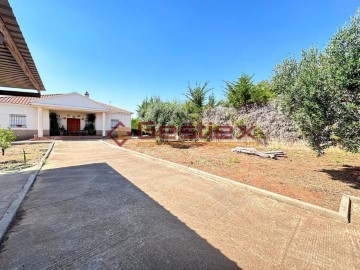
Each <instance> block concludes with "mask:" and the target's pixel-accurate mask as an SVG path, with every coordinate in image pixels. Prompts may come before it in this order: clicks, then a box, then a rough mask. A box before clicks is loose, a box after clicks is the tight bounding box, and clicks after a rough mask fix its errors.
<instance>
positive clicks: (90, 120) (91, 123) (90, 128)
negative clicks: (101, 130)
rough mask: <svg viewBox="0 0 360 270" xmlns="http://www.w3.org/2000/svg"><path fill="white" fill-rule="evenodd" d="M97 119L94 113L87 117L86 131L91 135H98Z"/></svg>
mask: <svg viewBox="0 0 360 270" xmlns="http://www.w3.org/2000/svg"><path fill="white" fill-rule="evenodd" d="M95 119H96V115H95V114H94V113H88V114H87V115H86V120H85V121H86V124H85V127H84V130H87V132H88V134H89V135H96V129H95Z"/></svg>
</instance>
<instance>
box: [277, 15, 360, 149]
mask: <svg viewBox="0 0 360 270" xmlns="http://www.w3.org/2000/svg"><path fill="white" fill-rule="evenodd" d="M272 88H273V90H274V91H275V92H276V93H277V94H278V96H279V100H280V104H281V105H282V108H283V110H284V112H285V113H286V114H287V115H288V116H289V117H291V118H292V119H293V120H294V121H295V122H296V123H297V125H298V126H299V128H300V130H301V131H302V133H303V134H304V136H305V139H306V140H307V141H308V143H309V145H310V147H311V148H313V149H314V150H316V151H317V153H318V154H319V155H320V154H323V153H324V150H325V149H326V148H327V147H329V146H332V145H340V146H341V147H343V148H345V149H346V150H348V151H351V152H358V150H359V146H360V20H359V12H358V13H357V14H356V15H355V16H354V17H353V18H352V19H351V21H350V24H349V25H345V26H344V27H343V28H341V29H340V30H339V31H338V32H337V33H336V34H335V35H334V36H333V37H332V38H331V40H330V41H329V43H328V45H327V46H326V48H325V49H324V50H323V51H319V50H318V49H316V48H310V49H309V50H307V51H303V52H302V55H301V58H300V59H296V58H295V57H287V58H286V59H285V60H284V61H283V62H282V63H280V64H279V65H277V66H276V67H275V69H274V76H273V78H272Z"/></svg>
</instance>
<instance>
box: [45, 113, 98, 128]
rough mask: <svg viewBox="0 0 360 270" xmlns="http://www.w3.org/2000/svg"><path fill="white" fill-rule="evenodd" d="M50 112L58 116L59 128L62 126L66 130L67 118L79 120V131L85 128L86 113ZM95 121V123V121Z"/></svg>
mask: <svg viewBox="0 0 360 270" xmlns="http://www.w3.org/2000/svg"><path fill="white" fill-rule="evenodd" d="M50 112H54V113H56V114H57V115H59V116H60V117H58V122H59V127H61V126H64V128H65V129H66V130H67V118H76V119H80V129H84V127H85V120H86V115H87V114H88V113H86V112H75V111H71V112H70V111H56V110H50ZM64 118H65V119H64ZM95 121H97V119H96V120H95ZM48 122H49V123H50V121H49V117H48ZM44 129H45V128H44Z"/></svg>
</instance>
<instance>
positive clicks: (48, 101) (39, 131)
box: [0, 92, 132, 139]
mask: <svg viewBox="0 0 360 270" xmlns="http://www.w3.org/2000/svg"><path fill="white" fill-rule="evenodd" d="M89 114H90V115H95V129H96V135H99V136H106V134H107V132H108V131H110V130H111V129H112V127H114V125H116V124H117V123H118V121H121V122H122V123H123V124H124V125H125V126H126V127H130V126H131V115H132V113H131V112H129V111H126V110H123V109H120V108H117V107H114V106H110V105H107V104H103V103H100V102H97V101H95V100H92V99H90V98H89V94H88V93H87V92H86V93H85V95H81V94H79V93H75V92H74V93H69V94H52V95H42V96H41V97H40V98H39V97H26V96H0V127H1V128H7V127H10V128H11V129H12V130H13V131H14V132H15V133H16V134H17V135H18V139H29V138H34V137H39V138H41V137H44V136H49V135H50V115H52V116H55V115H56V118H57V123H58V126H59V127H63V129H64V130H65V131H64V133H63V134H61V135H86V132H84V128H85V124H86V120H87V116H88V115H89Z"/></svg>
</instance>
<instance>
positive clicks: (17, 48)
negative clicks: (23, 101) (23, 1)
mask: <svg viewBox="0 0 360 270" xmlns="http://www.w3.org/2000/svg"><path fill="white" fill-rule="evenodd" d="M0 86H2V87H10V88H21V89H29V90H36V92H34V91H13V90H0V95H13V96H15V95H21V96H40V91H45V87H44V85H43V83H42V81H41V78H40V75H39V73H38V71H37V68H36V66H35V63H34V60H33V58H32V56H31V53H30V51H29V48H28V46H27V44H26V41H25V38H24V36H23V35H22V32H21V30H20V27H19V25H18V23H17V21H16V18H15V15H14V13H13V10H12V8H11V6H10V4H9V1H8V0H0Z"/></svg>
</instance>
